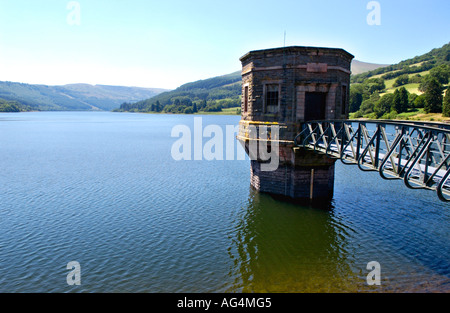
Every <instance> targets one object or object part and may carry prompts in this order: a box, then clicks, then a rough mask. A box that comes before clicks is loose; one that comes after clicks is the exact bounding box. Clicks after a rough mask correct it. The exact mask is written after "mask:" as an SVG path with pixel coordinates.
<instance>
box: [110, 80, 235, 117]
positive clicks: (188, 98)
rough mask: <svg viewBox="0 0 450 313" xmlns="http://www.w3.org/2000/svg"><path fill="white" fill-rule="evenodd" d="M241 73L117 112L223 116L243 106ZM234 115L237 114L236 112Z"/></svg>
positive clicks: (124, 106) (184, 87) (191, 85)
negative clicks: (232, 109) (218, 114)
mask: <svg viewBox="0 0 450 313" xmlns="http://www.w3.org/2000/svg"><path fill="white" fill-rule="evenodd" d="M240 96H241V72H240V71H238V72H234V73H231V74H228V75H223V76H218V77H213V78H209V79H205V80H199V81H196V82H192V83H187V84H184V85H182V86H180V87H178V88H177V89H175V90H173V91H169V92H164V93H161V94H159V95H157V96H155V97H153V98H150V99H147V100H144V101H139V102H136V103H123V104H122V105H121V106H120V108H119V109H118V110H115V111H117V112H147V113H149V112H155V113H156V112H163V113H197V112H205V113H208V112H221V111H222V109H225V108H233V107H240V105H241V100H240ZM233 112H236V110H234V111H233Z"/></svg>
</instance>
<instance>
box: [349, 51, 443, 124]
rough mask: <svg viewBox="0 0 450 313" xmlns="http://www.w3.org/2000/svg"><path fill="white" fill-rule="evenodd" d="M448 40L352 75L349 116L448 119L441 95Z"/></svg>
mask: <svg viewBox="0 0 450 313" xmlns="http://www.w3.org/2000/svg"><path fill="white" fill-rule="evenodd" d="M449 77H450V43H448V44H446V45H444V46H442V47H441V48H437V49H433V50H431V51H430V52H428V53H426V54H423V55H421V56H416V57H414V58H411V59H408V60H404V61H402V62H400V63H398V64H394V65H389V66H386V67H382V68H378V69H375V70H372V71H369V72H366V73H362V74H358V75H353V76H352V77H351V82H352V84H351V88H350V118H361V117H362V118H370V119H378V118H380V119H406V120H435V121H450V119H449V118H448V117H449V116H448V115H449V114H447V113H446V112H447V111H446V110H445V103H446V102H445V101H444V95H445V92H446V90H447V89H448V84H449Z"/></svg>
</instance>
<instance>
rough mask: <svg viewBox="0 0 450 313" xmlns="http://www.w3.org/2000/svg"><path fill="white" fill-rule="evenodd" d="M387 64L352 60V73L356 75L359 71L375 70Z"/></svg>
mask: <svg viewBox="0 0 450 313" xmlns="http://www.w3.org/2000/svg"><path fill="white" fill-rule="evenodd" d="M386 66H389V64H376V63H367V62H361V61H358V60H353V61H352V75H358V74H361V73H365V72H369V71H373V70H376V69H378V68H382V67H386Z"/></svg>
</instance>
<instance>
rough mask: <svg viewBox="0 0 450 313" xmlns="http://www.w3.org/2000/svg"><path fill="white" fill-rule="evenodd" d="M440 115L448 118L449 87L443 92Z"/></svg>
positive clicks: (449, 109) (449, 112)
mask: <svg viewBox="0 0 450 313" xmlns="http://www.w3.org/2000/svg"><path fill="white" fill-rule="evenodd" d="M442 115H443V116H445V117H450V87H449V88H447V91H446V92H445V96H444V101H443V104H442Z"/></svg>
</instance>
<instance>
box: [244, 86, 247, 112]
mask: <svg viewBox="0 0 450 313" xmlns="http://www.w3.org/2000/svg"><path fill="white" fill-rule="evenodd" d="M247 111H248V86H245V87H244V112H245V113H247Z"/></svg>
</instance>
